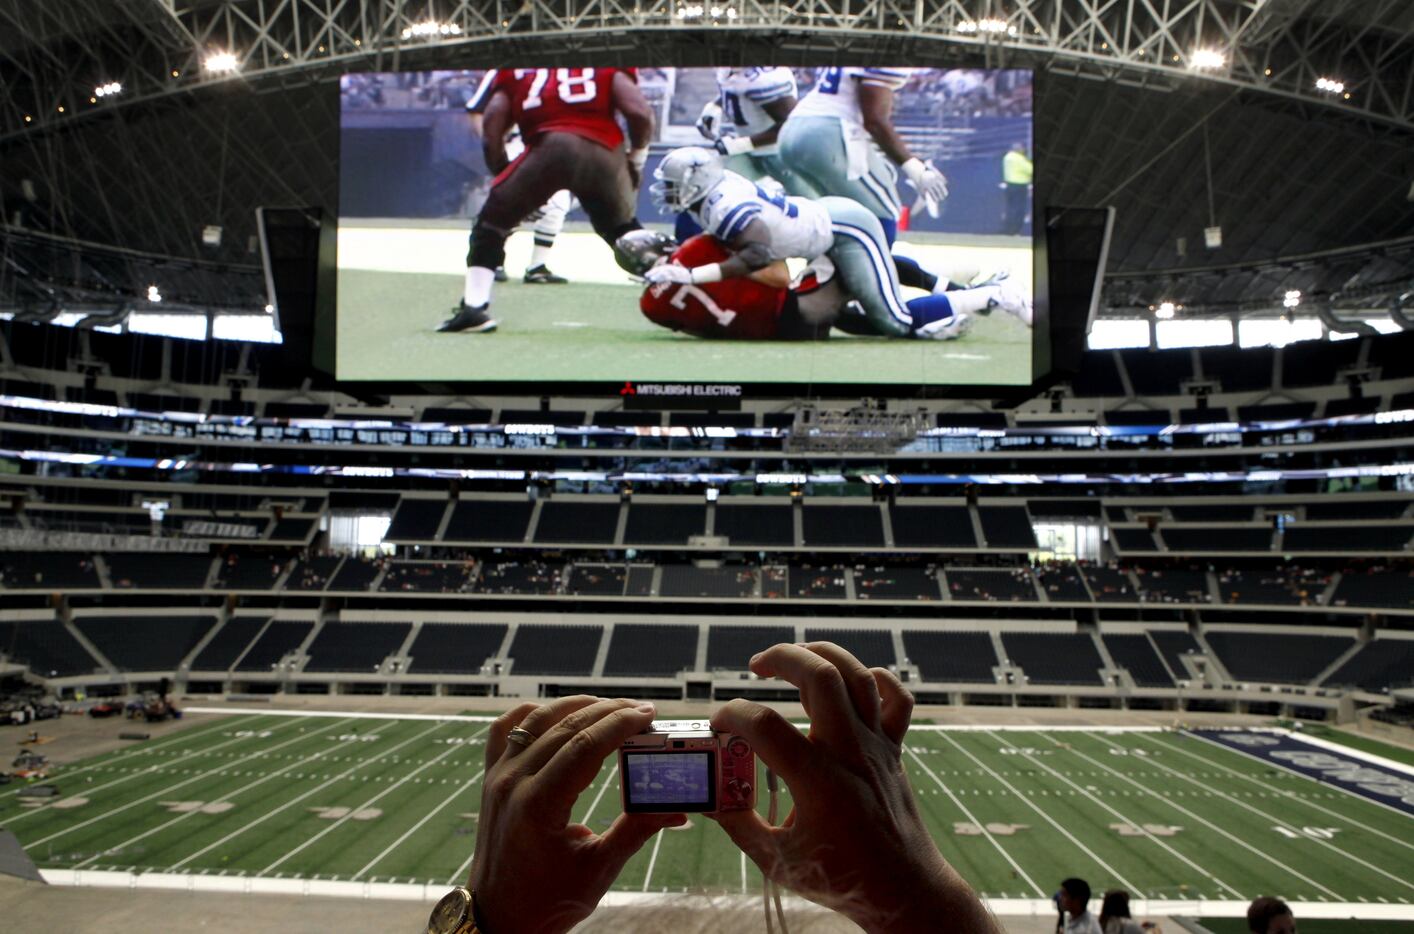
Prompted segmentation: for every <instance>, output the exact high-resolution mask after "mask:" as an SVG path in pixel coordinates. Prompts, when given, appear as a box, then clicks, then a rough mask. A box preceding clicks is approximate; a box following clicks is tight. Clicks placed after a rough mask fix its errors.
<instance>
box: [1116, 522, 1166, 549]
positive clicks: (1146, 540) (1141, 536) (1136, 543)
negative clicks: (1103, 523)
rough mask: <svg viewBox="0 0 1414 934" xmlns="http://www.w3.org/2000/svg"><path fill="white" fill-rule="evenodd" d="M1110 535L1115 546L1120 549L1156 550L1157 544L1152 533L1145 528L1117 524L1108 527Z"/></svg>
mask: <svg viewBox="0 0 1414 934" xmlns="http://www.w3.org/2000/svg"><path fill="white" fill-rule="evenodd" d="M1110 535H1111V537H1113V539H1114V543H1115V547H1116V548H1118V549H1119V550H1120V551H1158V550H1159V546H1158V545H1157V544H1156V543H1155V542H1154V533H1153V532H1150V531H1149V530H1148V529H1147V528H1121V527H1119V526H1111V527H1110Z"/></svg>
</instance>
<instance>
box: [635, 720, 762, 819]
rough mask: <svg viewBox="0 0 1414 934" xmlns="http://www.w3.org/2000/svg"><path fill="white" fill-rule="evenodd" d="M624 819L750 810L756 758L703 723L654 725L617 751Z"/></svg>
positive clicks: (745, 745) (745, 746) (753, 801)
mask: <svg viewBox="0 0 1414 934" xmlns="http://www.w3.org/2000/svg"><path fill="white" fill-rule="evenodd" d="M619 788H620V790H621V792H622V794H623V803H624V810H625V811H627V812H628V813H630V814H661V813H667V814H676V813H680V812H686V811H693V812H697V811H701V812H710V811H737V810H744V809H746V808H752V807H755V806H756V754H755V753H754V752H752V750H751V746H750V744H748V743H747V741H746V740H744V739H742V738H741V737H740V736H733V735H731V734H729V733H714V732H712V725H711V724H710V723H708V722H707V721H706V720H654V721H653V722H652V723H651V724H649V727H648V729H647V730H645V731H644V732H642V733H639V734H638V735H636V736H630V737H629V738H628V739H626V740H625V741H624V744H623V746H622V747H620V749H619Z"/></svg>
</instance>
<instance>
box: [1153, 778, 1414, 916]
mask: <svg viewBox="0 0 1414 934" xmlns="http://www.w3.org/2000/svg"><path fill="white" fill-rule="evenodd" d="M1149 761H1151V762H1153V760H1152V759H1151V760H1149ZM1154 765H1157V766H1158V767H1159V768H1161V769H1163V770H1164V771H1165V772H1168V773H1170V774H1172V775H1176V776H1178V777H1179V778H1181V779H1183V780H1184V781H1186V782H1188V783H1190V784H1193V785H1197V786H1198V787H1200V788H1203V789H1205V790H1207V791H1211V792H1212V793H1213V794H1215V795H1217V796H1218V797H1219V798H1222V799H1223V800H1224V801H1228V802H1230V803H1232V804H1235V805H1237V806H1238V807H1240V808H1242V809H1244V810H1247V811H1251V812H1252V813H1253V814H1257V815H1259V816H1261V817H1262V818H1264V819H1266V820H1269V821H1271V822H1272V824H1273V825H1275V826H1279V827H1285V828H1286V829H1287V830H1289V831H1291V832H1292V833H1300V829H1299V825H1296V824H1292V823H1291V822H1290V821H1287V820H1285V819H1283V818H1280V817H1277V816H1275V815H1273V814H1268V813H1267V812H1266V811H1263V810H1262V809H1261V808H1259V807H1257V806H1255V805H1252V804H1248V803H1247V802H1246V801H1243V800H1241V799H1240V798H1236V797H1233V796H1232V795H1230V794H1227V793H1226V792H1223V791H1219V790H1218V789H1216V788H1212V787H1209V786H1207V785H1204V784H1203V783H1202V782H1200V781H1198V780H1197V779H1194V778H1189V777H1188V776H1187V775H1185V774H1183V773H1182V772H1180V771H1178V770H1177V769H1171V768H1169V767H1168V766H1166V765H1163V764H1161V763H1159V762H1154ZM1302 836H1303V837H1304V838H1305V839H1308V840H1310V841H1311V842H1312V843H1315V844H1316V845H1318V846H1323V847H1325V848H1326V849H1328V850H1330V851H1331V852H1332V853H1336V854H1339V855H1340V856H1343V857H1345V858H1346V859H1348V860H1350V861H1351V862H1353V863H1357V864H1359V865H1361V866H1364V867H1365V868H1366V869H1368V870H1369V871H1370V872H1373V873H1376V874H1377V875H1381V876H1384V877H1385V878H1386V879H1389V880H1390V881H1391V882H1397V883H1399V884H1400V885H1402V886H1404V887H1405V888H1407V889H1414V882H1410V881H1409V880H1408V879H1407V878H1405V877H1403V876H1397V875H1395V874H1394V873H1390V872H1386V871H1385V870H1383V869H1381V868H1380V867H1379V866H1376V865H1375V864H1374V863H1371V862H1368V861H1366V860H1363V859H1361V858H1360V857H1358V856H1356V855H1354V854H1353V853H1347V852H1346V851H1345V850H1342V849H1341V848H1340V847H1338V846H1336V845H1335V844H1334V843H1331V842H1330V841H1329V840H1322V839H1320V838H1319V837H1312V836H1309V835H1307V834H1302Z"/></svg>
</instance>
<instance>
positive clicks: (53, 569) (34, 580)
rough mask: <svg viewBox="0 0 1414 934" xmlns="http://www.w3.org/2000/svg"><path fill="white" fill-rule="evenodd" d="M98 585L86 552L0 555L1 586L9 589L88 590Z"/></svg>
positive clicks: (38, 552)
mask: <svg viewBox="0 0 1414 934" xmlns="http://www.w3.org/2000/svg"><path fill="white" fill-rule="evenodd" d="M99 584H100V582H99V580H98V570H97V568H96V567H95V566H94V563H93V556H92V555H90V554H88V553H87V552H82V551H6V552H0V586H4V587H5V589H7V590H50V591H56V590H89V589H97V588H98V587H99Z"/></svg>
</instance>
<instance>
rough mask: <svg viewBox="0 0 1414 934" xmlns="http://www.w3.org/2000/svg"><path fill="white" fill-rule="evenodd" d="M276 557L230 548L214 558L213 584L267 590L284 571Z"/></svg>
mask: <svg viewBox="0 0 1414 934" xmlns="http://www.w3.org/2000/svg"><path fill="white" fill-rule="evenodd" d="M284 570H285V566H284V563H283V562H282V561H280V560H279V559H277V558H271V557H268V556H266V555H262V554H259V553H251V552H245V551H237V550H232V551H230V552H228V553H227V554H225V555H223V556H221V557H220V558H217V559H216V582H215V586H216V587H218V588H221V589H223V590H269V589H270V588H271V587H274V586H275V582H276V581H277V580H279V579H280V575H281V574H282V573H284Z"/></svg>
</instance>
